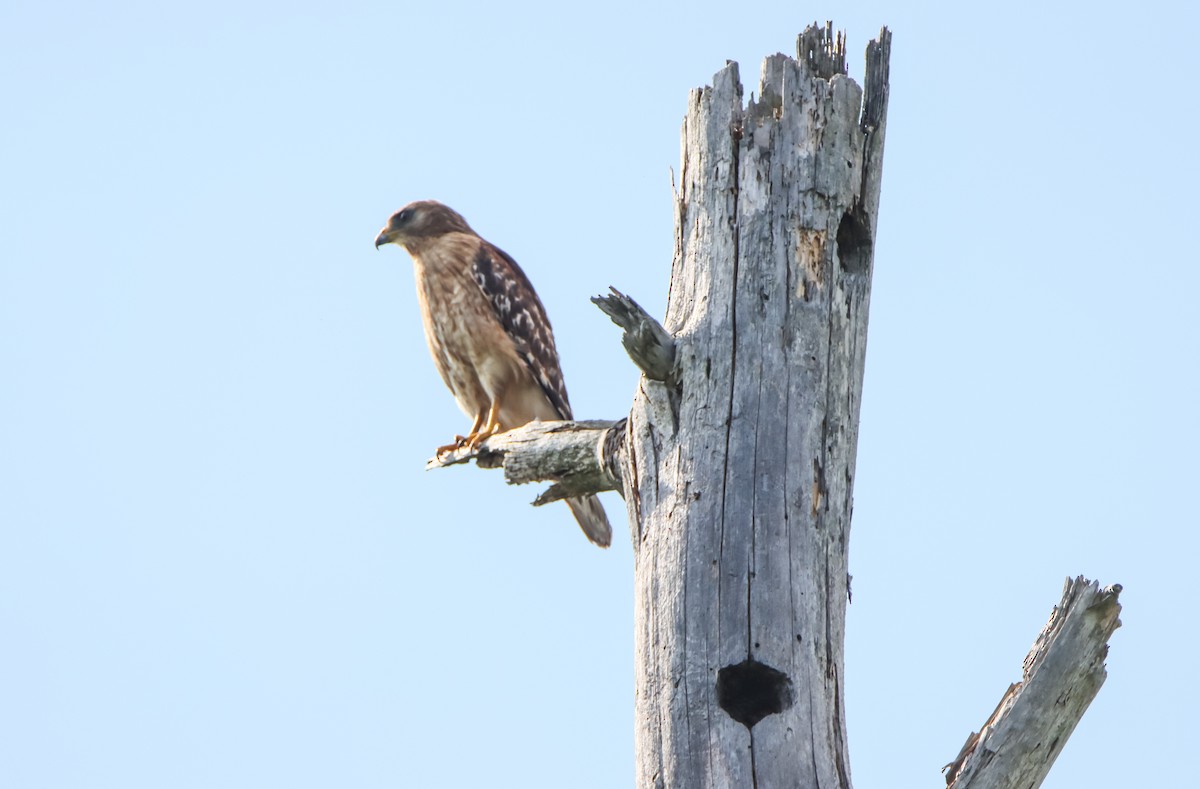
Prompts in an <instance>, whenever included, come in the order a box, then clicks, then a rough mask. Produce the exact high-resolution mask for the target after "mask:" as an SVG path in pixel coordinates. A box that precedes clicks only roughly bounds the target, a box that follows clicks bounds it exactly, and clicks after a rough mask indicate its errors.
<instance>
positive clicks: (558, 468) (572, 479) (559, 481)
mask: <svg viewBox="0 0 1200 789" xmlns="http://www.w3.org/2000/svg"><path fill="white" fill-rule="evenodd" d="M624 435H625V420H624V419H619V420H617V421H615V422H606V421H601V420H593V421H581V422H530V423H529V424H527V425H525V426H524V427H518V428H516V429H515V430H510V431H508V432H507V433H500V434H499V435H495V436H492V437H491V438H488V439H487V440H485V441H483V442H482V443H481V444H480V445H479V446H478V447H476V448H474V449H472V448H468V447H461V448H459V449H456V450H453V451H451V452H446V453H444V454H442V455H439V456H437V457H433V458H430V459H429V461H428V462H427V463H426V464H425V468H426V469H427V470H428V469H434V468H442V467H444V466H454V465H458V464H460V463H468V462H470V461H472V460H474V461H475V462H476V464H477V465H478V466H479V467H480V468H503V469H504V479H505V481H506V482H508V484H510V485H523V484H525V483H528V482H546V481H550V482H553V483H554V484H553V485H551V486H550V487H549V488H548V489H547V490H546V491H544V492H543V493H541V494H540V495H539V496H538V497H537V498H536V499H534V502H533V503H534V505H535V506H540V505H542V504H548V503H550V502H552V501H558V500H559V499H567V498H572V497H574V496H580V495H583V494H585V493H602V492H604V491H606V490H615V491H618V492H620V491H621V490H622V484H621V475H620V464H621V462H622V452H621V449H622V446H623V437H624Z"/></svg>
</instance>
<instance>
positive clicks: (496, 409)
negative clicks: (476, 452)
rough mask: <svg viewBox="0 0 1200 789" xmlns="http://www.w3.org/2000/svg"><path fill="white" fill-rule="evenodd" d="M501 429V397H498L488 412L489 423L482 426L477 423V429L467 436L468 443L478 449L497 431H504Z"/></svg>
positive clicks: (472, 447)
mask: <svg viewBox="0 0 1200 789" xmlns="http://www.w3.org/2000/svg"><path fill="white" fill-rule="evenodd" d="M502 432H504V431H502V430H501V429H500V398H499V397H497V398H496V399H495V400H493V401H492V407H491V409H490V410H489V411H488V414H487V424H485V425H484V426H483V427H482V428H480V427H479V426H478V425H476V429H475V430H472V431H471V435H469V436H467V439H466V445H467V446H468V447H470V448H471V449H478V448H479V445H480V444H482V443H483V442H484V441H485V440H486V439H489V438H491V437H492V436H494V435H496V434H497V433H502Z"/></svg>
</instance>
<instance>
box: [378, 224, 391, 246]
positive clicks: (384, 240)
mask: <svg viewBox="0 0 1200 789" xmlns="http://www.w3.org/2000/svg"><path fill="white" fill-rule="evenodd" d="M390 243H392V234H391V231H389V230H388V229H387V228H386V227H385V228H384V229H383V230H380V231H379V235H377V236H375V248H376V249H379V248H380V247H381V246H383V245H384V244H390Z"/></svg>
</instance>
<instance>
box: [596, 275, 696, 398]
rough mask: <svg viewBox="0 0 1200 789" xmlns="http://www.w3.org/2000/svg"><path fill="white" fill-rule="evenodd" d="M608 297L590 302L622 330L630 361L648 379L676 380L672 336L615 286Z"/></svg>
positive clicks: (601, 297) (622, 342)
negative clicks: (631, 360)
mask: <svg viewBox="0 0 1200 789" xmlns="http://www.w3.org/2000/svg"><path fill="white" fill-rule="evenodd" d="M609 290H610V291H612V293H611V295H608V296H593V297H592V303H593V304H595V305H596V306H597V307H599V308H600V309H601V310H603V312H604V314H605V315H607V316H608V317H609V318H611V319H612V322H613V323H615V324H617V325H618V326H620V327H621V328H622V329H624V330H625V331H624V333H623V334H622V335H621V345H623V346H625V351H626V352H627V353H628V354H629V358H630V359H633V363H634V364H636V365H637V366H638V369H640V370H641V371H642V372H643V373H645V374H646V377H647V378H649V379H650V380H651V381H663V382H665V383H668V384H673V383H674V382H675V338H674V337H672V336H671V333H670V332H668V331H667V330H666V329H664V328H663V327H662V324H661V323H659V322H658V321H656V320H655V319H654V318H652V317H650V314H649V313H648V312H646V311H645V310H644V309H642V306H641V305H640V304H638V303H637V302H636V301H634V300H633V299H631V298H629V297H628V296H626V295H625V294H624V293H622V292H621V291H619V290H617V289H616V288H613V287H610V288H609Z"/></svg>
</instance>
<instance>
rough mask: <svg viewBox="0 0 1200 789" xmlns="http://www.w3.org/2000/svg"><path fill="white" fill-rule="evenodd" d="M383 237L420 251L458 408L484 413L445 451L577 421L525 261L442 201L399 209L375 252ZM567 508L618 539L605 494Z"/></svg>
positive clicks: (443, 365)
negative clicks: (530, 426)
mask: <svg viewBox="0 0 1200 789" xmlns="http://www.w3.org/2000/svg"><path fill="white" fill-rule="evenodd" d="M384 244H403V245H404V248H405V249H407V250H408V254H410V255H412V259H413V263H414V265H415V271H416V275H417V300H418V301H419V302H420V304H421V320H422V322H423V323H424V324H425V340H426V341H427V342H428V343H429V351H430V353H432V354H433V362H434V364H435V365H437V369H438V372H439V373H441V376H442V380H443V381H445V382H446V386H448V387H450V391H451V392H453V393H454V399H455V400H457V401H458V405H459V408H461V409H462V410H463V411H464V412H465V413H466V415H467V416H469V417H471V418H472V419H473V420H475V421H474V422H473V423H472V424H471V429H470V430H469V431H468V433H467V435H466V436H458V437H457V439H456V441H455V443H453V444H448V445H446V446H444V447H439V448H438V454H441V453H443V452H446V451H449V450H452V449H456V448H458V447H462V446H469V447H475V446H478V445H479V443H480V442H482V441H483V440H484V439H485V438H487V437H488V436H492V435H495V434H496V433H503V432H504V431H506V430H512V429H513V428H514V427H520V426H521V425H524V424H526V423H528V422H532V421H533V420H535V419H539V420H543V419H544V420H554V419H571V418H572V417H571V404H570V403H569V402H568V401H567V387H566V384H565V383H564V382H563V376H562V370H561V369H560V368H559V366H558V351H556V350H555V348H554V334H553V333H552V332H551V330H550V321H549V320H548V319H547V318H546V310H545V308H544V307H542V302H541V301H540V300H539V299H538V297H537V294H536V293H534V291H533V286H532V285H530V284H529V280H528V279H527V278H526V277H525V272H523V271H521V267H520V266H518V265H517V261H515V260H513V259H512V258H511V257H509V256H508V255H507V254H505V253H504V252H502V251H501V250H500V249H498V248H497V247H495V246H492V245H491V244H489V243H488V242H487V241H484V240H483V239H482V238H480V237H479V235H478V234H477V233H476V232H475V231H474V230H472V229H471V226H470V225H468V224H467V222H466V220H465V219H463V218H462V216H460V215H459V214H458V213H457V212H456V211H454V210H452V209H450V208H448V207H446V206H444V205H442V204H441V203H438V202H435V201H433V200H421V201H419V202H416V203H410V204H408V205H407V206H405V207H404V208H402V209H400V210H399V211H397V212H396V213H395V214H393V215H392V217H391V219H389V220H388V223H387V225H386V226H385V227H384V228H383V230H381V231H380V232H379V236H378V237H376V239H375V247H376V249H378V248H379V247H380V246H382V245H384ZM567 505H568V506H569V507H570V508H571V512H572V513H574V515H575V520H577V521H579V525H580V526H581V527H582V528H583V533H584V534H586V535H587V538H588V539H589V540H591V541H592V542H594V543H596V544H597V545H599V546H602V547H607V546H608V544H609V543H610V542H612V528H611V527H610V526H609V525H608V518H607V517H606V516H605V514H604V508H603V507H602V506H601V505H600V501H599V499H597V498H596V497H595V496H583V497H580V498H575V499H567Z"/></svg>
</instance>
